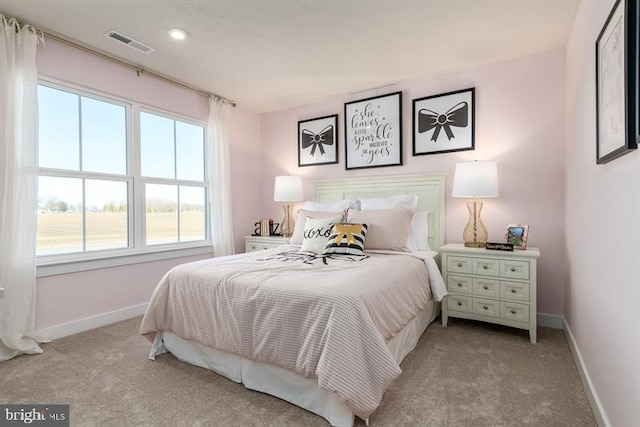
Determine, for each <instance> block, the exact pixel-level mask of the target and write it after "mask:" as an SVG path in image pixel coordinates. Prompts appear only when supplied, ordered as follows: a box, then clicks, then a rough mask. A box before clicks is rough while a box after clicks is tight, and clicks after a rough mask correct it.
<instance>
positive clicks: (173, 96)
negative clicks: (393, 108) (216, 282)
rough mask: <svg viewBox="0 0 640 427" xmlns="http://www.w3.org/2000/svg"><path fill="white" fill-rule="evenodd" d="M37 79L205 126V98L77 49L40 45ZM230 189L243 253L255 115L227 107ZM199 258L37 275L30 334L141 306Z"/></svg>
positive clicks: (256, 167)
mask: <svg viewBox="0 0 640 427" xmlns="http://www.w3.org/2000/svg"><path fill="white" fill-rule="evenodd" d="M37 63H38V72H39V73H40V75H41V76H42V77H44V78H54V79H56V80H57V81H60V82H63V83H64V82H69V83H71V84H73V85H76V86H80V87H84V88H88V89H93V90H97V91H100V92H102V93H105V94H108V95H114V96H118V97H121V98H125V99H128V100H132V101H136V102H140V103H143V104H145V105H148V106H152V107H156V108H160V109H163V110H166V111H169V112H173V113H177V114H180V115H182V116H186V117H191V118H194V119H196V120H202V121H206V120H207V115H208V109H209V106H208V100H207V98H206V97H204V96H202V95H197V94H195V93H194V92H192V91H190V90H186V89H182V88H179V87H177V86H174V85H171V84H167V83H165V82H162V81H160V80H158V79H155V78H153V77H149V76H146V75H144V74H142V75H141V76H140V77H138V76H137V75H136V72H135V71H133V70H131V69H129V68H126V67H123V66H121V65H118V64H116V63H113V62H111V61H107V60H104V59H101V58H98V57H96V56H94V55H90V54H87V53H84V52H82V51H80V50H78V49H75V48H72V47H69V46H66V45H64V44H61V43H57V42H55V41H53V40H49V39H47V41H46V45H45V47H44V48H43V47H42V46H40V47H39V50H38V55H37ZM229 139H230V143H231V168H232V176H231V180H232V186H233V189H234V193H233V194H234V196H233V202H232V203H233V211H234V221H235V224H234V234H235V244H236V251H244V240H243V239H242V235H243V234H246V232H247V230H248V227H247V224H248V223H249V222H250V221H251V220H252V219H253V217H254V216H255V215H253V212H256V211H258V210H259V194H260V193H259V192H260V189H259V188H257V187H256V186H255V182H257V181H258V179H259V173H260V116H259V115H258V114H256V113H254V112H252V111H250V110H247V109H245V108H242V106H239V107H237V108H234V109H232V111H231V118H230V129H229ZM200 258H202V257H189V258H176V259H172V260H165V261H157V262H149V263H141V264H133V265H128V266H123V267H114V268H108V269H101V270H93V271H87V272H82V273H75V274H66V275H60V276H51V277H42V278H39V279H38V281H37V297H36V328H37V329H41V328H46V327H49V326H53V325H57V324H61V323H66V322H71V321H74V320H78V319H82V318H85V317H90V316H95V315H98V314H102V313H106V312H110V311H114V310H119V309H123V308H126V307H130V306H134V305H138V304H141V303H144V302H146V301H148V300H149V297H150V295H151V292H152V291H153V288H154V287H155V285H156V284H157V283H158V280H159V279H160V278H161V277H162V275H164V273H166V272H167V270H169V269H170V268H171V267H173V266H174V265H177V264H178V263H182V262H188V261H192V260H196V259H200Z"/></svg>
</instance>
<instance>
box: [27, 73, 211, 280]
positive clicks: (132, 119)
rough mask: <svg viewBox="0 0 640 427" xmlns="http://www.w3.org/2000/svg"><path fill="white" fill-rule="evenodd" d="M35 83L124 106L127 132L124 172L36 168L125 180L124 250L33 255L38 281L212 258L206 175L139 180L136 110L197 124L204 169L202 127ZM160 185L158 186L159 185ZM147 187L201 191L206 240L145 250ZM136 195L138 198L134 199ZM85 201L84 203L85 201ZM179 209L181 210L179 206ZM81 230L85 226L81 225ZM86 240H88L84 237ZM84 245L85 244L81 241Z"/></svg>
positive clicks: (45, 81)
mask: <svg viewBox="0 0 640 427" xmlns="http://www.w3.org/2000/svg"><path fill="white" fill-rule="evenodd" d="M38 84H39V85H43V86H48V87H51V88H53V89H57V90H62V91H66V92H70V93H73V94H75V95H78V96H84V97H88V98H92V99H97V100H99V101H104V102H108V103H112V104H115V105H119V106H123V107H125V108H126V119H127V124H126V132H127V149H126V153H127V163H126V164H127V166H126V174H125V175H118V174H109V173H95V172H85V171H68V170H61V169H54V168H39V173H38V176H52V177H65V178H85V179H108V180H113V181H123V182H127V183H128V185H127V192H128V194H127V198H128V200H127V201H128V203H127V204H128V211H127V212H128V218H127V226H128V247H127V248H118V249H106V250H95V251H83V252H74V253H65V254H51V255H39V256H37V257H36V263H37V277H45V276H52V275H59V274H67V273H73V272H79V271H87V270H95V269H100V268H109V267H117V266H122V265H130V264H137V263H143V262H151V261H158V260H164V259H172V258H178V257H185V256H193V255H204V254H213V245H212V239H211V229H210V225H209V224H210V211H209V203H208V191H207V189H208V186H209V183H208V182H207V174H206V173H205V177H203V181H188V180H173V179H163V178H159V179H156V178H143V177H142V176H141V161H140V154H141V148H140V112H141V111H144V112H148V113H151V114H157V115H160V116H163V117H166V118H169V119H172V120H178V121H182V122H185V123H189V124H193V125H196V126H201V127H203V128H204V137H205V144H204V162H205V163H204V167H205V169H204V170H205V171H206V167H207V163H206V159H207V156H206V150H207V146H206V131H207V126H206V123H203V122H202V121H199V120H195V119H193V118H189V117H185V116H182V115H179V114H176V113H173V112H167V111H163V110H160V109H157V108H154V107H150V106H147V105H143V104H140V103H137V102H134V101H131V100H127V99H123V98H120V97H117V96H112V95H108V94H104V93H101V92H99V91H96V90H92V89H87V88H85V87H80V86H78V85H74V84H69V83H67V82H60V81H57V80H55V79H50V78H43V77H40V78H39V80H38ZM160 181H161V182H160ZM145 183H163V184H167V183H170V184H171V185H188V186H197V187H203V188H205V236H206V237H205V239H204V240H198V241H189V242H182V243H180V242H178V243H166V244H154V245H150V246H146V242H145V228H144V227H145V225H146V224H145V217H146V215H145V198H144V184H145ZM136 196H138V197H136ZM83 202H84V201H83ZM178 209H179V207H178ZM83 227H84V225H83ZM85 239H86V236H85ZM83 245H84V243H83Z"/></svg>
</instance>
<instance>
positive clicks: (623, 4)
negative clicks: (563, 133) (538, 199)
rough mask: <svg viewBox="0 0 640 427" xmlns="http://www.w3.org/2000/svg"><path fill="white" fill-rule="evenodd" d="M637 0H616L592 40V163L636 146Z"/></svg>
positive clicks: (613, 156) (602, 162)
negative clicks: (593, 144) (593, 85)
mask: <svg viewBox="0 0 640 427" xmlns="http://www.w3.org/2000/svg"><path fill="white" fill-rule="evenodd" d="M638 104H639V99H638V2H637V0H617V1H616V3H615V4H614V5H613V9H611V12H610V13H609V16H608V17H607V20H606V21H605V23H604V26H603V27H602V31H601V32H600V34H599V35H598V38H597V40H596V163H597V164H604V163H608V162H610V161H611V160H614V159H617V158H618V157H620V156H622V155H624V154H627V153H629V152H630V151H632V150H635V149H636V148H638Z"/></svg>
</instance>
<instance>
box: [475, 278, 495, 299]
mask: <svg viewBox="0 0 640 427" xmlns="http://www.w3.org/2000/svg"><path fill="white" fill-rule="evenodd" d="M473 294H474V295H479V296H481V297H489V298H498V296H499V295H500V282H499V281H498V280H494V279H484V278H474V279H473Z"/></svg>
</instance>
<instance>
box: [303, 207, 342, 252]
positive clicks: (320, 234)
mask: <svg viewBox="0 0 640 427" xmlns="http://www.w3.org/2000/svg"><path fill="white" fill-rule="evenodd" d="M341 220H342V216H341V215H338V216H334V217H330V218H310V217H307V220H306V222H305V225H304V239H303V240H302V247H301V248H300V250H301V251H305V252H313V253H316V254H321V253H323V252H324V248H325V247H326V246H327V241H328V240H329V236H330V235H331V229H332V227H333V224H336V223H339V222H340V221H341Z"/></svg>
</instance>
